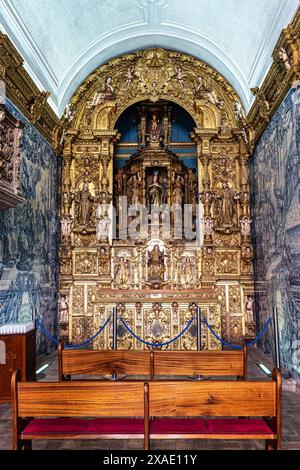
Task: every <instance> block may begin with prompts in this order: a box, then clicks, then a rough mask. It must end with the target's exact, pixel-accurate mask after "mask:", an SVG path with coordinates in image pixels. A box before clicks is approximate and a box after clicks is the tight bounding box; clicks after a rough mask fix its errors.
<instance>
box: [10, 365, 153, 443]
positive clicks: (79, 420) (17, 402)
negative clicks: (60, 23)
mask: <svg viewBox="0 0 300 470" xmlns="http://www.w3.org/2000/svg"><path fill="white" fill-rule="evenodd" d="M144 387H145V385H144V383H143V382H140V381H135V382H127V383H125V382H107V381H92V382H91V381H88V380H85V381H68V382H20V371H19V370H16V371H15V372H14V373H13V375H12V401H13V449H15V450H17V449H20V450H21V449H31V448H32V444H31V443H32V440H35V439H46V440H49V439H144V436H145V433H144V423H146V422H147V420H145V417H144V413H145V406H144V399H145V394H144ZM146 410H147V408H146ZM58 416H59V418H58ZM88 417H91V418H92V419H86V418H88ZM144 445H145V448H146V446H147V441H146V440H145V442H144Z"/></svg>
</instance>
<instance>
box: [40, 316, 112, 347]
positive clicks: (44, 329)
mask: <svg viewBox="0 0 300 470" xmlns="http://www.w3.org/2000/svg"><path fill="white" fill-rule="evenodd" d="M110 318H111V317H108V319H107V320H106V322H105V323H104V324H103V325H102V326H101V328H100V329H99V330H98V331H97V333H96V334H95V335H94V336H92V337H91V338H89V339H87V340H86V341H84V342H83V343H80V344H73V345H72V344H67V345H66V346H65V349H80V348H82V347H83V346H85V345H87V344H89V343H91V342H92V341H93V340H94V339H96V338H97V336H99V335H100V334H101V333H102V331H103V330H104V329H105V327H106V325H107V324H108V323H109V321H110ZM35 323H36V326H38V327H39V328H40V329H41V331H42V332H43V333H44V335H45V336H47V338H48V339H50V341H52V342H53V343H54V344H56V345H58V343H59V341H58V339H56V338H54V336H52V335H51V334H50V333H49V332H48V331H47V330H46V328H45V327H44V326H43V325H42V323H41V322H40V321H39V319H38V318H36V319H35Z"/></svg>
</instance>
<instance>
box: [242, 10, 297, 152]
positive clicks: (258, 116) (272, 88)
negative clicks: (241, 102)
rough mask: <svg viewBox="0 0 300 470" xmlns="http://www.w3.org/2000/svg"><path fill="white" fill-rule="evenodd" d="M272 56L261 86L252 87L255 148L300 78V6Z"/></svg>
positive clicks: (250, 117) (250, 121) (251, 127)
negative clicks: (271, 61)
mask: <svg viewBox="0 0 300 470" xmlns="http://www.w3.org/2000/svg"><path fill="white" fill-rule="evenodd" d="M272 59H273V63H272V65H271V67H270V69H269V72H268V73H267V75H266V77H265V79H264V81H263V84H262V85H261V87H260V88H258V87H255V88H252V89H251V91H252V93H253V94H254V96H255V97H256V98H255V101H254V103H253V105H252V107H251V109H250V111H249V113H248V116H247V123H248V125H249V131H250V141H251V146H252V148H253V146H254V145H255V144H256V142H257V141H258V139H259V138H260V136H261V135H262V133H263V132H264V130H265V129H266V128H267V126H268V123H269V122H270V119H271V118H272V116H273V115H274V114H275V112H276V111H277V109H278V107H279V106H280V104H281V103H282V101H283V99H284V98H285V96H286V94H287V93H288V91H289V90H290V89H291V88H292V87H293V86H295V85H296V84H297V82H298V81H299V80H300V8H299V9H298V11H297V13H296V15H295V17H294V19H293V21H292V22H291V23H290V24H289V25H288V26H287V28H285V29H283V31H282V33H281V35H280V37H279V39H278V41H277V44H276V46H275V49H274V51H273V54H272Z"/></svg>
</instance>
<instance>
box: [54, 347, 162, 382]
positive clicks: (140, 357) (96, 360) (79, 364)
mask: <svg viewBox="0 0 300 470" xmlns="http://www.w3.org/2000/svg"><path fill="white" fill-rule="evenodd" d="M152 370H153V359H152V355H151V353H150V351H131V350H129V351H125V350H118V351H104V350H80V349H64V346H63V344H62V343H59V345H58V374H59V380H66V379H67V378H71V376H72V375H97V376H105V375H110V376H112V375H116V376H124V375H126V376H127V375H131V376H132V375H135V376H144V377H145V378H146V379H148V378H150V377H151V371H152ZM68 376H70V377H68ZM99 378H100V377H99Z"/></svg>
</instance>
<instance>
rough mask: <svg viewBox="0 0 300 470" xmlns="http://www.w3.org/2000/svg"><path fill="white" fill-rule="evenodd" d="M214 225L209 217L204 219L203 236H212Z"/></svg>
mask: <svg viewBox="0 0 300 470" xmlns="http://www.w3.org/2000/svg"><path fill="white" fill-rule="evenodd" d="M213 226H214V223H213V221H212V219H211V218H210V217H205V220H204V235H206V236H207V237H211V236H212V232H213Z"/></svg>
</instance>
